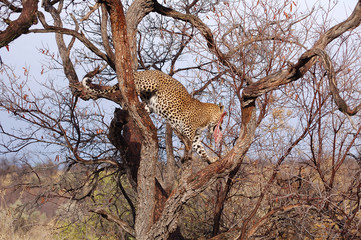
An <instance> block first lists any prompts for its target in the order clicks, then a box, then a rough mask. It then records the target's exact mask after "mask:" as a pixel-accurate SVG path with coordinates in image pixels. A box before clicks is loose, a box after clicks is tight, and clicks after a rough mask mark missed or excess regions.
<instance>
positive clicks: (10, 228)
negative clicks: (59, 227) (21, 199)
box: [0, 208, 57, 240]
mask: <svg viewBox="0 0 361 240" xmlns="http://www.w3.org/2000/svg"><path fill="white" fill-rule="evenodd" d="M0 219H1V221H0V240H9V239H11V240H54V239H57V238H56V235H55V231H53V230H52V227H51V226H50V225H45V224H44V223H39V222H38V223H36V222H33V223H27V222H24V223H22V224H18V219H17V217H16V216H15V211H14V210H13V209H12V208H7V209H4V208H2V209H0Z"/></svg>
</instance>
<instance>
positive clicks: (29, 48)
mask: <svg viewBox="0 0 361 240" xmlns="http://www.w3.org/2000/svg"><path fill="white" fill-rule="evenodd" d="M332 2H335V1H332ZM356 2H357V0H344V1H338V5H337V6H336V7H335V8H334V9H333V11H332V15H333V17H332V18H333V19H334V21H335V23H337V22H340V21H342V20H344V19H345V18H346V17H347V16H348V15H349V14H350V13H351V11H352V9H353V7H354V5H355V4H356ZM315 3H316V4H321V5H327V3H329V1H328V0H322V1H316V0H312V1H310V0H307V1H299V3H298V7H300V8H301V9H307V8H308V9H310V8H312V6H313V4H315ZM43 48H49V49H51V50H53V51H54V53H55V54H57V46H56V43H55V37H54V34H50V33H44V34H27V35H22V36H21V37H19V38H18V39H16V40H15V41H14V42H12V43H11V44H9V50H7V49H6V48H1V49H0V57H1V60H2V61H3V62H4V63H6V64H7V65H9V66H12V67H14V68H15V69H16V70H15V72H16V73H17V74H22V73H23V71H24V70H23V68H27V69H29V67H30V75H29V76H30V80H33V81H34V82H36V81H38V82H44V81H45V80H46V79H56V78H57V77H58V76H61V75H62V73H61V72H53V71H51V72H49V73H45V74H41V72H42V69H43V68H44V66H45V65H46V61H45V59H44V55H43V54H42V53H41V52H42V51H41V49H43ZM57 75H58V76H57ZM0 77H1V75H0ZM62 79H63V76H62ZM0 123H1V125H3V127H5V128H7V129H10V128H16V127H17V126H18V125H19V124H20V123H18V122H16V121H14V120H13V119H11V118H9V116H8V115H7V114H6V113H5V112H0ZM0 140H1V136H0Z"/></svg>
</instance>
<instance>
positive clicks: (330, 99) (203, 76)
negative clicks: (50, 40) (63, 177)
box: [0, 0, 361, 239]
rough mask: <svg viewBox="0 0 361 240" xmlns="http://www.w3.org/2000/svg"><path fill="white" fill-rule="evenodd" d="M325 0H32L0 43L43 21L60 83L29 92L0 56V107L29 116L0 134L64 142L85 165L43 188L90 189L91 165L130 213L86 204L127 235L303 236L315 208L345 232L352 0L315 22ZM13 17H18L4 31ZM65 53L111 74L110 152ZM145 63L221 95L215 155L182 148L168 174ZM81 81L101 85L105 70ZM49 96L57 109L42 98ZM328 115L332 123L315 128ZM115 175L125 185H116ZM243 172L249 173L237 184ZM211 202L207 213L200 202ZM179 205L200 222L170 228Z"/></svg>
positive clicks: (79, 194)
mask: <svg viewBox="0 0 361 240" xmlns="http://www.w3.org/2000/svg"><path fill="white" fill-rule="evenodd" d="M1 3H2V5H0V6H1V9H5V10H3V11H5V12H7V13H8V15H11V13H14V12H18V11H20V9H22V10H21V13H22V14H21V15H20V16H19V18H18V20H20V18H21V17H22V15H23V14H24V15H25V12H26V11H27V9H28V8H30V7H28V6H27V4H28V3H29V1H24V2H21V3H20V2H14V3H9V2H7V1H1ZM164 4H165V3H164ZM329 4H330V5H329V9H326V10H325V9H324V8H318V9H315V10H312V11H309V12H307V13H304V14H299V11H297V9H296V10H295V8H297V3H296V2H294V1H286V2H284V3H283V4H279V3H278V2H277V1H267V2H263V1H257V2H254V3H252V2H248V1H222V2H221V1H199V0H195V1H181V2H176V3H168V6H165V5H162V4H161V3H159V2H158V1H155V0H153V1H151V0H135V1H132V2H128V1H123V2H120V1H118V0H104V1H99V2H96V3H91V2H89V3H85V2H82V1H79V2H78V1H69V2H67V1H43V2H42V6H41V9H37V10H36V9H35V12H36V17H37V19H38V20H39V22H40V23H41V25H40V26H38V25H36V26H32V25H31V24H33V23H34V20H33V19H34V18H33V17H34V13H32V14H30V16H31V17H30V18H29V19H31V21H30V25H29V24H25V23H18V20H14V21H11V20H6V21H4V24H5V23H6V22H8V23H9V25H8V26H7V27H6V28H5V29H4V30H3V31H2V32H1V34H3V35H4V36H10V37H6V38H4V39H5V40H4V42H2V43H1V44H0V46H1V47H3V46H6V45H7V44H8V43H9V42H10V41H12V40H13V39H15V38H16V37H17V36H19V35H20V34H23V33H32V34H41V33H49V32H51V33H55V40H56V43H57V46H58V52H59V56H60V59H55V60H57V61H58V62H59V63H60V66H61V68H62V69H63V71H64V75H65V77H66V79H67V81H68V85H69V88H70V89H71V94H70V93H63V92H61V91H59V90H57V89H56V88H55V87H54V86H50V87H49V88H50V89H51V90H52V91H53V96H51V95H50V94H49V93H48V95H46V96H47V98H42V99H41V98H40V96H38V95H37V94H36V93H35V92H34V91H31V89H30V90H29V91H28V90H25V89H24V85H23V84H21V83H20V82H19V81H20V80H19V79H15V78H14V77H13V76H12V75H11V70H10V69H8V68H7V66H6V65H3V66H2V67H3V72H4V73H6V74H7V75H8V76H9V80H10V82H11V84H10V85H9V84H7V85H4V86H3V97H2V100H1V107H2V108H4V109H6V110H7V111H9V112H12V113H13V114H15V115H16V116H17V117H18V118H20V119H23V120H25V121H27V122H28V123H29V124H30V126H32V128H31V131H30V132H28V133H25V134H22V135H19V134H16V133H12V132H8V131H6V130H5V129H3V128H2V133H3V134H5V135H7V136H9V137H10V138H11V139H12V140H11V141H10V142H8V143H5V144H3V146H4V147H5V148H6V149H7V151H16V150H18V149H22V148H24V147H26V146H27V145H29V144H31V143H34V142H36V143H45V144H57V145H59V146H62V147H63V148H64V149H67V154H66V164H67V166H68V170H69V169H71V168H73V169H76V168H75V166H77V165H81V166H83V167H84V166H86V168H84V169H86V171H84V170H81V172H83V174H84V175H83V176H77V180H76V182H78V183H79V185H77V184H75V185H74V184H72V182H71V181H70V182H69V184H68V185H67V186H64V187H63V188H64V189H67V190H66V191H65V192H62V193H59V192H58V193H57V194H56V195H61V196H62V197H66V198H69V199H75V200H78V201H81V200H84V199H86V198H92V199H93V200H94V199H96V198H95V197H94V196H95V195H96V190H97V188H100V187H99V186H100V184H99V179H104V178H105V176H104V175H103V174H105V175H106V176H107V177H109V176H117V177H115V178H114V179H118V180H116V184H117V185H116V186H117V194H115V196H120V195H121V196H123V197H124V199H125V200H126V202H127V204H128V206H129V208H130V209H131V213H132V214H133V219H128V218H127V219H124V218H122V214H120V212H119V210H116V207H115V205H114V206H113V207H114V208H113V207H111V206H106V205H104V204H99V206H97V205H95V207H94V208H91V209H89V211H91V212H93V213H96V214H99V215H100V216H102V217H103V218H105V219H107V220H110V221H112V222H114V223H115V224H117V225H118V226H119V228H120V229H121V230H122V231H124V232H126V233H127V234H128V236H129V235H130V236H134V237H136V238H137V239H168V238H172V237H173V238H174V239H181V238H182V237H184V236H185V235H186V233H185V232H187V231H190V232H192V233H193V234H195V235H197V236H198V235H199V237H201V236H206V237H210V238H212V239H248V238H250V237H256V236H257V235H259V236H267V235H276V236H285V235H287V236H290V235H291V234H294V235H298V236H303V237H305V236H307V237H308V235H307V234H310V235H311V236H313V234H317V229H311V228H312V226H313V225H312V221H317V219H322V220H320V221H319V222H320V223H321V225H322V226H325V225H326V220H330V221H331V223H330V224H329V226H327V227H330V228H332V229H335V230H334V231H333V232H332V234H334V236H342V237H345V238H348V237H355V236H357V234H358V233H357V232H358V228H359V227H358V225H357V222H358V221H359V220H360V216H359V215H360V186H361V183H360V179H359V172H360V171H359V170H354V171H350V172H348V174H352V175H350V176H352V181H350V182H347V186H348V189H343V188H340V187H339V186H336V185H337V184H336V183H339V182H340V181H341V179H338V178H341V177H340V175H341V174H342V173H341V172H342V171H346V170H343V169H344V168H345V164H346V163H348V162H350V161H352V160H351V159H352V157H353V158H354V159H356V160H357V161H359V156H358V155H355V154H356V152H355V151H356V150H355V149H357V147H358V145H359V133H360V130H361V125H359V124H357V122H358V121H356V120H354V119H358V118H359V110H360V108H361V104H360V103H359V100H360V95H359V90H358V89H359V87H360V84H359V82H358V80H357V79H358V77H359V76H358V74H359V72H360V71H359V67H358V66H359V65H360V64H359V62H358V61H359V59H360V58H359V56H358V53H357V52H358V51H357V50H358V46H359V44H358V43H359V40H360V39H359V37H358V36H359V32H358V28H357V27H358V26H359V25H360V23H361V1H357V4H356V6H355V8H354V10H353V12H352V14H351V15H350V16H349V17H348V18H347V19H346V20H345V21H343V22H341V23H338V24H335V25H334V26H332V27H329V26H328V20H329V19H327V18H326V19H324V21H323V22H322V23H319V25H317V24H316V23H318V21H319V20H318V19H317V18H316V16H318V15H317V13H326V15H325V16H328V15H327V13H329V11H330V9H332V5H331V3H329ZM88 5H91V7H90V10H86V9H87V8H88ZM20 6H22V8H20ZM33 7H34V6H33ZM32 9H34V8H32ZM124 11H125V13H124ZM322 11H324V12H322ZM45 12H46V13H48V15H45V14H44V13H45ZM84 12H87V13H86V14H85V13H84ZM26 16H27V15H26ZM49 19H51V21H50V20H49ZM26 22H27V23H29V21H26ZM50 22H52V23H53V24H50ZM4 24H3V25H4ZM12 26H16V28H17V29H22V30H18V31H17V33H16V34H14V33H13V30H12V29H13V27H12ZM65 36H69V37H70V39H68V38H66V39H65ZM340 45H341V47H340ZM47 53H48V51H44V54H47ZM72 54H73V55H72ZM331 56H332V57H331ZM54 58H55V57H54ZM183 59H186V60H187V63H183V62H182V60H183ZM319 63H320V64H319ZM76 64H79V65H81V66H82V67H83V68H84V69H86V71H87V73H86V76H89V77H94V78H98V79H101V80H105V81H106V82H107V81H108V80H111V79H112V78H115V77H116V79H117V84H118V85H119V89H120V90H119V91H118V92H115V93H110V94H109V95H108V96H106V98H107V99H108V100H110V101H112V102H114V103H116V104H118V105H119V107H120V109H117V110H116V111H115V112H114V118H113V120H112V122H111V124H110V126H109V129H108V138H109V140H110V142H111V143H112V145H113V146H114V147H115V149H116V151H114V149H113V150H112V151H111V152H110V149H111V147H110V144H108V141H107V140H106V139H105V138H104V136H105V132H104V131H102V130H99V129H102V127H104V125H105V124H104V122H103V116H102V115H103V114H99V112H98V113H96V112H95V111H92V110H88V109H89V104H87V105H85V106H82V103H81V101H80V100H79V98H83V100H89V99H88V98H87V97H86V94H85V93H84V89H83V87H82V85H81V84H80V83H79V73H78V72H79V70H78V69H77V68H76ZM150 68H154V69H160V70H163V71H166V72H168V73H169V74H170V75H172V76H173V75H175V74H177V76H179V77H181V76H182V74H189V76H188V77H187V80H188V81H189V82H186V83H185V85H187V87H193V92H192V94H193V95H194V96H197V97H199V98H203V99H206V100H212V101H217V100H218V101H219V100H221V101H223V102H225V103H227V104H226V105H227V106H229V107H228V109H229V111H228V112H229V117H228V118H229V119H228V122H227V128H226V129H227V136H226V137H225V138H224V140H223V143H222V144H223V145H222V148H221V149H220V151H218V152H215V153H216V154H218V155H219V156H221V157H220V159H219V160H218V161H217V162H215V163H213V164H210V165H205V164H200V165H201V167H196V166H195V164H196V163H197V157H196V156H193V159H192V161H186V162H183V163H182V166H181V168H180V169H181V171H180V174H179V175H178V176H177V175H175V174H174V172H176V171H178V169H177V164H176V163H178V162H179V161H176V159H177V158H182V156H181V155H180V154H179V153H178V151H174V150H179V149H182V145H180V144H179V143H177V142H173V141H172V132H171V129H170V128H169V126H167V127H166V130H165V131H164V130H160V131H159V135H160V134H162V135H164V138H160V141H159V142H158V137H157V128H156V127H155V125H154V123H155V124H156V125H162V121H158V119H153V120H154V123H153V121H152V119H151V118H150V117H149V115H148V114H146V112H145V110H144V107H143V106H142V104H141V103H140V102H139V100H138V97H137V96H136V93H135V88H134V81H133V74H132V73H133V72H134V71H137V70H143V69H144V70H146V69H150ZM195 79H196V80H195ZM326 79H327V80H326ZM346 79H347V81H346ZM193 81H194V82H193ZM94 86H96V87H99V88H107V84H104V82H102V83H101V84H99V85H94ZM329 93H330V94H329ZM48 99H49V100H48ZM50 99H57V101H54V100H50ZM44 100H45V101H44ZM94 100H95V99H94ZM50 106H51V107H52V108H55V109H58V110H57V111H55V110H54V111H53V110H51V111H50V110H48V109H49V107H50ZM350 106H353V107H350ZM337 109H338V111H336V110H337ZM85 110H86V111H88V113H87V114H85ZM340 113H341V114H340ZM54 115H55V116H54ZM97 123H99V128H98V129H97V130H95V131H94V129H96V128H97V126H96V125H97ZM87 126H91V127H90V128H89V129H87ZM330 126H332V127H330ZM327 128H330V129H331V130H332V133H328V132H327V133H326V129H327ZM39 129H41V130H42V131H44V132H45V133H47V134H48V135H47V136H46V139H44V137H43V136H38V135H36V134H35V133H37V132H38V131H39ZM49 133H50V134H49ZM24 135H25V136H24ZM163 139H165V140H163ZM205 142H206V143H209V141H208V140H207V139H206V140H205ZM159 146H161V148H159ZM163 146H164V147H163ZM159 149H160V151H159ZM162 149H165V152H164V151H163V150H162ZM114 152H116V153H118V154H114ZM327 152H332V154H327ZM350 156H351V157H350ZM348 158H349V159H350V160H349V161H348ZM260 160H263V161H261V163H259V164H257V161H258V162H259V161H260ZM250 162H252V163H250ZM253 163H256V164H255V165H256V166H253V165H254V164H253ZM292 164H294V165H293V166H294V167H293V170H292V171H290V172H287V170H286V167H284V166H290V165H292ZM349 164H351V163H349ZM351 165H352V164H351ZM157 168H160V169H161V171H160V172H158V171H157ZM194 169H196V171H195V172H194ZM295 169H296V170H297V171H295ZM268 170H269V171H268ZM88 171H89V172H90V173H89V172H88ZM85 172H88V173H85ZM252 172H253V173H256V174H255V176H259V179H258V181H256V180H255V179H254V178H253V177H252V175H251V173H252ZM123 175H126V176H127V182H128V183H129V185H130V186H131V187H129V188H124V187H123V185H124V180H120V179H121V176H123ZM239 179H242V180H243V181H239ZM73 181H74V180H73ZM253 181H255V183H256V184H254V183H253V185H255V186H253V187H251V186H247V185H248V184H249V185H250V184H251V183H252V182H253ZM318 182H321V183H322V184H321V185H319V184H318ZM297 184H298V185H297ZM87 186H92V187H90V188H89V189H88V187H87ZM63 188H61V189H63ZM130 192H132V193H134V194H135V195H136V197H135V199H134V198H132V197H130V195H131V194H130ZM214 193H216V198H214ZM118 194H119V195H118ZM202 194H204V196H202ZM317 194H319V195H317ZM342 196H344V197H346V198H347V200H345V199H342ZM201 197H204V198H206V199H207V200H212V201H214V203H213V205H212V204H209V205H208V204H204V205H202V204H201V202H197V201H194V200H195V199H201ZM279 199H280V200H279ZM239 200H241V201H244V204H243V203H241V204H240V203H238V202H239ZM212 201H210V202H212ZM206 202H209V201H206ZM340 204H344V206H345V207H344V208H343V209H342V207H340ZM346 205H347V206H346ZM211 206H212V207H213V206H214V210H213V213H212V214H210V213H209V212H208V211H209V210H207V209H209V208H211ZM232 206H235V207H232ZM203 208H204V213H202V211H201V209H203ZM191 213H196V214H198V216H203V215H204V216H205V218H206V219H207V221H205V223H204V226H202V227H203V228H201V229H198V230H197V229H190V228H192V227H189V226H188V228H187V226H186V227H183V229H182V224H183V223H184V222H185V221H182V219H187V217H189V215H188V214H191ZM189 219H192V218H188V220H189ZM208 221H209V222H211V223H209V222H208ZM276 221H278V222H282V226H289V225H292V226H294V225H295V224H294V222H297V223H300V222H302V224H301V225H302V226H303V228H300V229H297V228H292V230H289V231H288V232H287V231H285V229H287V228H286V227H285V228H284V229H278V228H277V227H276V226H275V224H274V223H275V222H276ZM292 223H293V224H292ZM207 224H210V225H211V226H210V227H208V228H207ZM296 226H297V225H296ZM184 228H185V229H186V230H184ZM277 234H278V235H277ZM182 235H183V236H182ZM190 237H193V236H190Z"/></svg>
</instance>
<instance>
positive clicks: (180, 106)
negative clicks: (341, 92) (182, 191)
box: [82, 70, 226, 163]
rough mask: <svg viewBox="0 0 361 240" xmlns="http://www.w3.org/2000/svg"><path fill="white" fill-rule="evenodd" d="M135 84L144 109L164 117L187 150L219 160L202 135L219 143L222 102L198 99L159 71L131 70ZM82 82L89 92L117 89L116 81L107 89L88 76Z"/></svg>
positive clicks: (222, 116)
mask: <svg viewBox="0 0 361 240" xmlns="http://www.w3.org/2000/svg"><path fill="white" fill-rule="evenodd" d="M134 83H135V88H136V92H137V94H138V96H139V97H140V99H141V101H142V102H143V103H145V106H144V107H145V109H146V111H147V112H148V113H149V114H151V113H155V114H157V115H159V116H161V117H162V118H164V119H165V120H166V121H167V122H168V123H169V124H170V126H171V127H172V129H173V130H174V132H175V133H176V134H177V136H178V137H179V138H180V139H181V140H182V142H183V143H184V144H185V150H186V151H191V148H192V149H193V151H195V152H196V153H197V154H198V155H199V156H200V157H201V159H202V160H204V161H206V162H207V163H213V162H215V161H216V160H217V159H218V158H217V157H209V156H208V154H207V152H206V151H205V149H204V147H203V144H202V142H201V135H202V133H203V131H204V130H205V129H208V130H209V133H210V134H212V133H213V135H214V138H215V142H216V144H218V142H219V141H220V138H221V137H222V132H221V125H222V122H223V118H224V116H225V115H226V112H225V111H224V106H223V105H221V104H214V103H207V102H201V101H199V100H198V99H196V98H194V97H192V96H191V94H189V92H188V91H187V89H186V88H185V87H184V86H183V84H182V83H181V82H179V81H178V80H176V79H175V78H173V77H171V76H169V75H167V74H165V73H163V72H162V71H159V70H145V71H136V72H134ZM82 85H83V87H84V88H85V89H86V91H87V92H88V93H89V94H93V95H96V96H99V95H101V94H106V93H111V92H116V91H118V90H119V86H118V84H116V85H114V86H113V87H111V88H108V89H106V90H104V89H101V88H99V87H98V88H94V87H93V86H94V84H92V83H91V79H90V78H89V77H84V78H83V80H82ZM187 143H188V144H187Z"/></svg>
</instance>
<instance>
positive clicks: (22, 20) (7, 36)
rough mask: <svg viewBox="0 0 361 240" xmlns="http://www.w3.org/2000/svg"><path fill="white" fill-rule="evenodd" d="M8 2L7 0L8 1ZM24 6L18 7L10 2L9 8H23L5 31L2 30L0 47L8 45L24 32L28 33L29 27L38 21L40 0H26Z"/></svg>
mask: <svg viewBox="0 0 361 240" xmlns="http://www.w3.org/2000/svg"><path fill="white" fill-rule="evenodd" d="M6 2H7V1H6ZM22 2H23V8H22V9H20V8H16V9H14V8H15V7H14V6H13V5H11V4H10V6H9V8H10V9H14V10H15V11H19V10H21V14H20V16H19V18H18V19H16V20H14V21H10V23H9V25H8V27H7V28H6V29H5V30H4V31H0V48H2V47H4V46H6V45H8V44H9V43H10V42H12V41H14V40H15V39H16V38H18V37H20V36H21V35H22V34H24V33H27V32H28V31H29V28H30V27H31V26H32V25H33V24H36V23H37V18H36V12H37V11H38V0H24V1H22Z"/></svg>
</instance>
